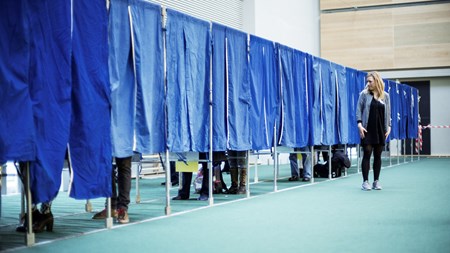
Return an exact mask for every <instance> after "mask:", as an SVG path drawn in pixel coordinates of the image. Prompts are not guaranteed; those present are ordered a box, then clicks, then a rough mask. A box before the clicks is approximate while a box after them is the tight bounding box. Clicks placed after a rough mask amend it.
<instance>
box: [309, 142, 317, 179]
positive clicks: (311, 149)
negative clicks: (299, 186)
mask: <svg viewBox="0 0 450 253" xmlns="http://www.w3.org/2000/svg"><path fill="white" fill-rule="evenodd" d="M309 150H310V151H311V154H310V156H311V183H314V164H316V159H315V158H316V156H315V155H314V145H311V148H310V149H309Z"/></svg>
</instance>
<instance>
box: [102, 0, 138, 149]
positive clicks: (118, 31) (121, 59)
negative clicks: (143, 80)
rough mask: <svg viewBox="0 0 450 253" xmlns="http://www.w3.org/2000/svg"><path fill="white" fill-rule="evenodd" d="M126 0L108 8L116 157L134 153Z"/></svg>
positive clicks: (133, 100) (132, 95) (133, 107)
mask: <svg viewBox="0 0 450 253" xmlns="http://www.w3.org/2000/svg"><path fill="white" fill-rule="evenodd" d="M129 20H130V19H129V16H128V0H111V1H110V7H109V25H108V42H109V58H108V66H109V77H110V87H111V138H112V154H113V156H115V157H120V158H122V157H128V156H132V155H133V150H134V149H133V147H134V124H135V123H134V122H135V104H136V100H135V92H136V89H135V77H134V70H133V59H132V53H131V31H130V21H129Z"/></svg>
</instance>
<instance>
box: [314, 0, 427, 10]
mask: <svg viewBox="0 0 450 253" xmlns="http://www.w3.org/2000/svg"><path fill="white" fill-rule="evenodd" d="M431 1H432V0H345V1H342V0H320V9H321V10H331V9H341V8H355V7H365V6H380V5H390V4H399V3H411V2H431Z"/></svg>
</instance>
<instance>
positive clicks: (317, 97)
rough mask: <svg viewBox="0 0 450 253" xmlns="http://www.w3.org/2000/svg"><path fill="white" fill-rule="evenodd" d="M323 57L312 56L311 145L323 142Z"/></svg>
mask: <svg viewBox="0 0 450 253" xmlns="http://www.w3.org/2000/svg"><path fill="white" fill-rule="evenodd" d="M320 61H321V59H320V58H318V57H315V56H311V63H310V68H309V71H310V73H309V75H310V79H309V80H310V81H311V82H310V86H309V87H310V103H311V107H310V108H311V113H310V126H311V127H310V145H321V144H322V127H323V126H322V114H323V109H322V92H323V91H322V74H321V64H320Z"/></svg>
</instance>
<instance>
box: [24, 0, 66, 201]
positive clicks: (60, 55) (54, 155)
mask: <svg viewBox="0 0 450 253" xmlns="http://www.w3.org/2000/svg"><path fill="white" fill-rule="evenodd" d="M26 9H27V12H28V13H27V15H28V18H29V22H30V23H29V27H30V39H31V46H30V56H31V59H30V71H29V84H30V94H31V100H32V104H33V117H34V127H35V131H36V143H37V147H36V151H37V159H36V161H35V162H32V163H31V164H30V165H31V167H30V180H31V193H32V200H33V203H39V202H48V201H51V200H53V199H54V198H55V197H56V195H57V194H58V191H59V187H60V184H61V171H62V168H63V165H64V156H65V151H66V147H67V143H68V141H69V128H70V119H71V88H72V87H71V60H70V59H71V57H70V56H71V50H72V46H71V3H70V2H68V1H64V0H59V1H53V0H47V1H33V0H29V1H28V3H27V8H26Z"/></svg>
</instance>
